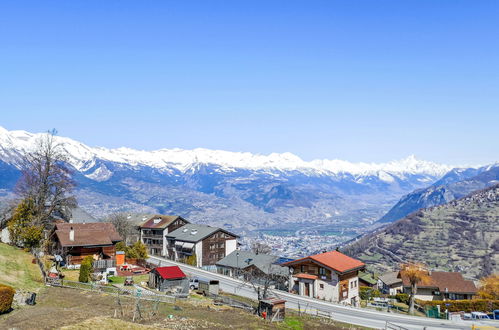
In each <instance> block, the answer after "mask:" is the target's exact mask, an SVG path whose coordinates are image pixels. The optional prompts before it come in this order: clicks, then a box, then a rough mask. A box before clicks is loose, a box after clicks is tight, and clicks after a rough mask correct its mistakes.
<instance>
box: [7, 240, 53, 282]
mask: <svg viewBox="0 0 499 330" xmlns="http://www.w3.org/2000/svg"><path fill="white" fill-rule="evenodd" d="M32 260H33V256H32V255H31V254H30V253H28V252H25V251H24V250H22V249H19V248H16V247H13V246H10V245H7V244H4V243H0V270H1V271H0V283H3V284H7V285H10V286H12V287H14V288H15V289H22V290H29V291H37V290H38V289H39V288H40V287H41V286H43V279H42V274H41V272H40V268H39V267H38V265H37V264H36V263H35V264H33V263H32V262H31V261H32Z"/></svg>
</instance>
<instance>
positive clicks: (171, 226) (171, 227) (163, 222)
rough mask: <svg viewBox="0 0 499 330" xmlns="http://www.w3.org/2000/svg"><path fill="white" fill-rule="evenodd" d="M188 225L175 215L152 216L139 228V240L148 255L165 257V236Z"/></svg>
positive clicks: (184, 220)
mask: <svg viewBox="0 0 499 330" xmlns="http://www.w3.org/2000/svg"><path fill="white" fill-rule="evenodd" d="M188 223H189V221H187V220H186V219H184V218H182V217H180V216H176V215H154V216H153V217H151V218H149V219H147V220H146V221H145V222H144V223H143V224H141V225H140V226H139V228H140V240H141V241H142V243H144V244H145V245H146V246H147V252H148V253H149V254H150V255H157V256H167V255H168V253H167V241H166V239H165V236H166V235H167V234H169V233H171V232H173V231H175V230H176V229H178V228H180V227H182V226H184V225H186V224H188Z"/></svg>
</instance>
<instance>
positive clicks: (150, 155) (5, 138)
mask: <svg viewBox="0 0 499 330" xmlns="http://www.w3.org/2000/svg"><path fill="white" fill-rule="evenodd" d="M42 134H44V133H39V134H32V133H29V132H26V131H7V130H6V129H4V128H2V127H0V157H1V159H2V160H4V161H5V162H7V163H11V164H16V163H17V159H18V157H19V156H20V155H22V154H23V153H25V152H27V151H29V150H32V149H33V147H34V146H35V141H36V140H37V139H38V138H39V137H40V136H41V135H42ZM57 139H58V142H60V143H61V144H62V145H63V148H64V149H65V150H66V151H67V155H68V157H69V162H70V163H71V165H72V166H73V167H74V168H75V169H76V170H77V171H79V172H86V171H88V170H89V169H94V172H93V173H90V174H87V175H88V177H89V178H92V179H97V180H101V179H104V178H106V177H109V175H111V174H112V173H110V172H109V170H107V169H106V168H105V167H97V168H95V165H96V164H97V163H98V161H99V160H101V161H109V162H114V163H120V164H127V165H132V166H148V167H151V168H155V169H160V170H169V169H175V170H178V171H181V172H187V171H189V170H193V169H194V168H195V167H196V165H198V164H213V165H216V166H219V167H220V168H221V169H222V170H226V171H230V170H233V169H246V170H256V171H266V170H267V171H281V172H289V171H298V172H301V173H303V174H313V175H338V174H342V173H347V174H351V175H353V176H358V177H361V176H373V175H374V176H378V177H379V178H380V180H382V181H386V182H393V181H394V176H396V177H399V178H403V177H404V176H405V175H428V176H431V177H438V176H442V175H443V174H445V173H446V172H447V171H449V170H450V169H451V168H452V166H448V165H442V164H436V163H432V162H428V161H423V160H418V159H416V158H415V157H414V156H409V157H407V158H405V159H402V160H399V161H393V162H390V163H384V164H375V163H351V162H348V161H343V160H337V159H335V160H328V159H323V160H313V161H310V162H306V161H304V160H302V159H301V158H299V157H298V156H296V155H294V154H292V153H289V152H287V153H281V154H278V153H272V154H270V155H258V154H252V153H249V152H230V151H222V150H209V149H202V148H198V149H194V150H183V149H178V148H175V149H160V150H154V151H142V150H135V149H130V148H124V147H123V148H117V149H107V148H99V147H97V148H92V147H89V146H86V145H85V144H83V143H80V142H78V141H75V140H72V139H70V138H65V137H57Z"/></svg>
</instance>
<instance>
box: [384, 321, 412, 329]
mask: <svg viewBox="0 0 499 330" xmlns="http://www.w3.org/2000/svg"><path fill="white" fill-rule="evenodd" d="M385 329H387V330H388V329H390V330H409V329H407V328H404V327H401V326H400V325H397V324H395V323H391V322H388V321H387V322H386V324H385Z"/></svg>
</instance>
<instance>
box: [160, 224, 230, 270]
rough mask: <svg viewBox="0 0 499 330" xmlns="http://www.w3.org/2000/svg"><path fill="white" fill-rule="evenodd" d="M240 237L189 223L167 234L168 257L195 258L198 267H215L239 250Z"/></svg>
mask: <svg viewBox="0 0 499 330" xmlns="http://www.w3.org/2000/svg"><path fill="white" fill-rule="evenodd" d="M238 237H239V236H237V235H235V234H233V233H231V232H228V231H226V230H224V229H222V228H218V227H211V226H207V225H199V224H194V223H189V224H186V225H184V226H182V227H181V228H179V229H177V230H174V231H172V232H169V233H168V234H166V239H167V241H168V243H167V254H166V255H167V256H168V257H169V258H170V259H173V260H183V259H186V258H188V257H191V256H195V257H196V258H195V265H196V266H197V267H207V266H213V267H215V264H216V263H217V262H218V261H219V260H221V259H223V258H225V256H227V255H229V254H230V253H231V252H233V251H235V250H236V249H237V241H236V239H237V238H238Z"/></svg>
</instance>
